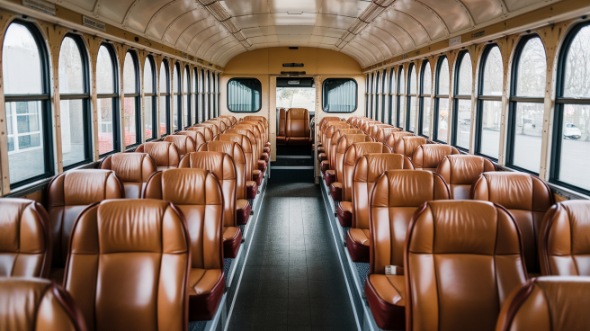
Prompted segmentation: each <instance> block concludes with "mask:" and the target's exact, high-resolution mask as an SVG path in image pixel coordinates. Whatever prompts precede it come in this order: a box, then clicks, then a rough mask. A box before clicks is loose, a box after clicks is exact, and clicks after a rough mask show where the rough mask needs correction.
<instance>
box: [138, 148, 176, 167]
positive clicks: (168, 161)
mask: <svg viewBox="0 0 590 331" xmlns="http://www.w3.org/2000/svg"><path fill="white" fill-rule="evenodd" d="M135 151H136V152H138V153H148V154H149V155H150V156H151V158H152V159H154V162H156V168H157V169H158V170H164V169H170V168H177V167H178V162H180V154H179V153H178V149H177V148H176V146H174V144H173V143H171V142H169V141H150V142H147V143H143V144H141V145H139V146H137V148H136V149H135Z"/></svg>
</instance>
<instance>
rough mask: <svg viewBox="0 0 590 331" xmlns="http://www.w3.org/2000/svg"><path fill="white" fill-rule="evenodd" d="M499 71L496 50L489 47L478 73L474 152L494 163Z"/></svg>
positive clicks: (497, 140) (499, 103)
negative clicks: (487, 157)
mask: <svg viewBox="0 0 590 331" xmlns="http://www.w3.org/2000/svg"><path fill="white" fill-rule="evenodd" d="M503 68H504V66H503V64H502V54H500V48H499V47H498V46H497V45H489V46H488V47H487V48H486V49H485V50H484V52H483V55H482V61H481V67H480V70H479V73H480V78H479V79H480V84H479V97H478V100H477V126H476V129H477V130H476V134H475V152H476V153H477V154H481V155H485V156H489V157H491V158H494V159H497V158H498V153H499V151H500V119H501V117H502V84H503V82H504V79H503Z"/></svg>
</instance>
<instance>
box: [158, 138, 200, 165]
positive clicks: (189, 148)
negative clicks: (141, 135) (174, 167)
mask: <svg viewBox="0 0 590 331" xmlns="http://www.w3.org/2000/svg"><path fill="white" fill-rule="evenodd" d="M164 141H168V142H171V143H173V144H174V146H176V150H178V155H179V156H180V158H181V159H182V157H183V156H185V155H186V154H188V153H192V152H196V151H197V142H196V141H195V140H194V139H193V138H191V137H190V136H188V135H183V134H171V135H168V136H166V137H164Z"/></svg>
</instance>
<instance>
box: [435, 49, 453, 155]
mask: <svg viewBox="0 0 590 331" xmlns="http://www.w3.org/2000/svg"><path fill="white" fill-rule="evenodd" d="M445 60H446V61H447V68H448V69H449V77H451V72H450V70H451V67H450V65H449V59H448V58H447V56H446V55H441V56H439V57H438V59H437V60H436V70H435V72H434V109H433V110H432V112H433V118H434V123H432V131H433V132H432V139H433V140H434V141H436V142H440V143H444V144H446V143H447V141H448V140H449V139H448V138H449V136H448V130H449V128H451V123H449V120H448V118H447V137H445V140H441V139H440V137H439V136H438V126H439V119H440V100H441V99H444V98H446V99H447V100H449V95H450V92H451V91H450V87H451V86H450V84H449V91H448V93H447V94H440V73H441V67H442V64H443V62H444V61H445ZM450 105H451V102H450V101H449V106H450ZM449 108H450V107H449ZM449 115H450V114H449V112H448V111H447V116H449Z"/></svg>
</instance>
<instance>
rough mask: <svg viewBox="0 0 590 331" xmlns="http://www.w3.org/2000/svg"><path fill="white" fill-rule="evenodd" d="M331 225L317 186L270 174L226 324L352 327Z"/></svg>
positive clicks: (234, 327)
mask: <svg viewBox="0 0 590 331" xmlns="http://www.w3.org/2000/svg"><path fill="white" fill-rule="evenodd" d="M273 179H276V178H273ZM329 231H330V228H329V225H328V220H327V219H326V216H325V212H324V208H323V201H322V197H321V190H320V187H319V186H317V185H315V184H313V183H311V182H309V183H300V182H299V183H277V182H276V181H275V182H273V180H272V179H271V180H270V182H269V185H268V187H267V190H266V196H265V199H264V201H263V203H262V210H261V215H260V218H259V224H258V227H257V230H256V233H255V235H254V238H252V239H253V241H252V246H251V250H250V254H249V257H248V260H247V261H246V266H245V267H244V274H243V277H242V280H241V283H240V287H239V289H238V292H237V298H236V301H235V306H234V308H233V311H232V312H231V316H230V320H229V328H228V330H355V329H356V324H355V320H354V317H353V315H352V307H351V304H350V301H349V297H348V294H347V290H346V285H345V283H344V278H343V276H342V272H341V269H340V266H339V263H338V258H337V255H336V254H337V253H336V250H335V248H334V245H333V243H332V242H331V240H330V233H329Z"/></svg>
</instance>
